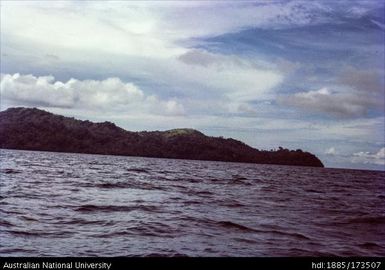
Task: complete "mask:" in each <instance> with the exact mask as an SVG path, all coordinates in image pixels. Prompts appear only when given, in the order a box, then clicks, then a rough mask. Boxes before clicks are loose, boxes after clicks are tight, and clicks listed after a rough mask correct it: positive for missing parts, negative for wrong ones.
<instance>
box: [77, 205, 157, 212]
mask: <svg viewBox="0 0 385 270" xmlns="http://www.w3.org/2000/svg"><path fill="white" fill-rule="evenodd" d="M137 210H139V211H145V212H157V211H159V208H158V207H157V206H153V205H139V206H126V205H93V204H85V205H81V206H79V207H76V208H75V211H76V212H131V211H137Z"/></svg>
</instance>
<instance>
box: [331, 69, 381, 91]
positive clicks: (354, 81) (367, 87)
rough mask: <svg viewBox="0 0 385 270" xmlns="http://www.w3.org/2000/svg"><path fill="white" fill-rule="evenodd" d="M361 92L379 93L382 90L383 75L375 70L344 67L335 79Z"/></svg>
mask: <svg viewBox="0 0 385 270" xmlns="http://www.w3.org/2000/svg"><path fill="white" fill-rule="evenodd" d="M336 82H337V83H340V84H343V85H347V86H350V87H352V88H353V89H355V90H357V91H360V92H363V94H365V93H366V94H371V95H379V94H381V93H383V92H384V76H383V75H381V74H380V73H379V72H378V71H377V70H359V69H354V68H351V67H350V68H347V69H345V70H344V71H343V72H342V73H341V74H340V75H339V76H338V77H337V80H336Z"/></svg>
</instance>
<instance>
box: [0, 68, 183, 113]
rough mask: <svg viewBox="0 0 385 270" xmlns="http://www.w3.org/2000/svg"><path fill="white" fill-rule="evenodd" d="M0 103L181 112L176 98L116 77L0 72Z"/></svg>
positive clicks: (149, 111) (181, 109)
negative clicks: (66, 77) (61, 77)
mask: <svg viewBox="0 0 385 270" xmlns="http://www.w3.org/2000/svg"><path fill="white" fill-rule="evenodd" d="M0 91H1V97H2V100H3V103H4V102H6V103H10V104H13V105H27V106H43V107H58V108H82V109H91V110H92V109H93V110H107V109H108V110H114V111H115V110H116V111H137V112H148V113H155V114H163V115H179V114H183V113H184V108H183V105H182V104H180V103H178V102H177V101H176V100H172V99H171V100H161V99H159V98H158V97H157V96H155V95H145V94H144V92H143V91H142V90H141V89H139V88H138V87H137V86H136V85H134V84H133V83H125V82H122V81H121V80H120V79H119V78H107V79H105V80H77V79H70V80H68V81H67V82H60V81H56V80H55V78H54V77H53V76H34V75H20V74H18V73H16V74H13V75H11V74H1V87H0Z"/></svg>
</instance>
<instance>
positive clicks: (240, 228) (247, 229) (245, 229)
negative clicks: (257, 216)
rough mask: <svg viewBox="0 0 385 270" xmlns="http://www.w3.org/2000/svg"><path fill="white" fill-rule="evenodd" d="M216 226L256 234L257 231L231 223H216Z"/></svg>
mask: <svg viewBox="0 0 385 270" xmlns="http://www.w3.org/2000/svg"><path fill="white" fill-rule="evenodd" d="M216 225H219V226H221V227H223V228H228V229H236V230H240V231H243V232H258V230H256V229H253V228H250V227H247V226H245V225H241V224H238V223H235V222H232V221H218V222H217V223H216Z"/></svg>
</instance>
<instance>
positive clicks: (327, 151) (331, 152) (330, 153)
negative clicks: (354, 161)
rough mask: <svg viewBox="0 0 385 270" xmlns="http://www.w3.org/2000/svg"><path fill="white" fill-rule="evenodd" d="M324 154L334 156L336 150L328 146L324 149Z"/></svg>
mask: <svg viewBox="0 0 385 270" xmlns="http://www.w3.org/2000/svg"><path fill="white" fill-rule="evenodd" d="M325 154H326V155H329V156H335V155H336V154H337V151H336V149H335V148H334V147H330V148H328V149H326V151H325Z"/></svg>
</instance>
